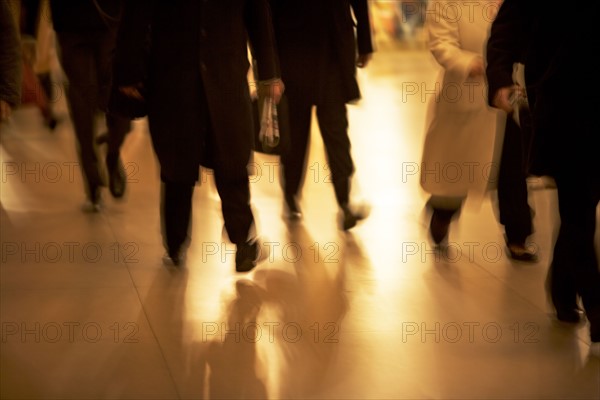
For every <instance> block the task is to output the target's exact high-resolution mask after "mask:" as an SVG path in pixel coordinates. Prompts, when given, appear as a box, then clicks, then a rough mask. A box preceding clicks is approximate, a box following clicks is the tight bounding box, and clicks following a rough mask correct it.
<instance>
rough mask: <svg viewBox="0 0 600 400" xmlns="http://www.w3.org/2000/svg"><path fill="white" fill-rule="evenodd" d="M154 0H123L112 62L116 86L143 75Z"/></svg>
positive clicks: (138, 81) (146, 65) (145, 67)
mask: <svg viewBox="0 0 600 400" xmlns="http://www.w3.org/2000/svg"><path fill="white" fill-rule="evenodd" d="M155 1H156V0H127V1H125V5H124V8H123V16H122V18H121V22H120V24H119V31H118V36H117V42H116V43H117V45H116V49H115V58H114V61H113V81H114V84H115V85H117V86H129V85H135V84H139V83H141V82H143V81H144V80H145V78H146V77H147V74H148V52H149V46H150V26H151V23H152V16H153V12H154V7H155Z"/></svg>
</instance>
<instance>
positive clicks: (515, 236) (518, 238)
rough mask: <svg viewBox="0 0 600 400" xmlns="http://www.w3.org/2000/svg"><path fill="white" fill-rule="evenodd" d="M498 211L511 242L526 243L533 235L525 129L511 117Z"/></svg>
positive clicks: (504, 151)
mask: <svg viewBox="0 0 600 400" xmlns="http://www.w3.org/2000/svg"><path fill="white" fill-rule="evenodd" d="M498 211H499V213H500V223H501V224H502V225H504V228H505V233H506V238H507V241H508V242H509V243H515V244H525V240H526V239H527V237H528V236H529V235H531V233H532V232H533V228H532V223H531V219H532V216H531V208H530V207H529V203H528V200H527V175H526V172H525V167H524V161H523V141H522V138H521V130H520V128H519V126H518V125H517V124H516V122H515V121H514V120H513V119H512V117H511V116H509V117H508V118H507V119H506V129H505V131H504V143H503V145H502V154H501V158H500V171H499V174H498Z"/></svg>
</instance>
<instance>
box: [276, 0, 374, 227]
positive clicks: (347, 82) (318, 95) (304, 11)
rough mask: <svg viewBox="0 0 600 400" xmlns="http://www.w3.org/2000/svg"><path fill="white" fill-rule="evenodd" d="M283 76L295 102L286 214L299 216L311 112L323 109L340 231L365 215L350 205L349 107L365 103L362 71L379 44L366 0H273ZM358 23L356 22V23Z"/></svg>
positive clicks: (286, 158) (286, 162) (320, 116)
mask: <svg viewBox="0 0 600 400" xmlns="http://www.w3.org/2000/svg"><path fill="white" fill-rule="evenodd" d="M270 3H271V7H272V10H273V24H274V27H275V34H276V37H277V49H278V52H279V57H280V60H281V75H282V79H283V81H284V82H285V85H286V96H287V99H288V104H289V123H290V148H289V151H288V152H286V153H284V154H282V157H281V162H282V165H283V191H284V198H285V206H286V214H287V215H286V216H287V217H288V218H290V219H299V218H301V216H302V214H301V211H300V207H299V205H298V198H299V196H300V193H301V187H302V184H303V180H304V175H305V173H306V158H307V150H308V142H309V138H310V126H311V116H312V108H313V106H316V114H317V120H318V123H319V129H320V131H321V136H322V138H323V143H324V145H325V151H326V154H327V162H328V163H329V169H330V170H331V179H332V183H333V187H334V190H335V197H336V200H337V203H338V206H339V208H340V211H341V221H340V227H341V228H342V229H343V230H348V229H351V228H352V227H354V226H355V225H356V223H357V222H358V221H359V220H361V219H363V218H364V217H365V216H366V215H365V214H364V210H359V209H357V208H355V207H353V205H352V204H351V203H350V183H351V178H352V175H353V174H354V162H353V160H352V154H351V143H350V138H349V136H348V116H347V109H346V103H349V102H353V101H357V100H359V99H360V90H359V87H358V83H357V81H356V67H357V66H358V67H359V68H363V67H366V65H367V64H368V62H369V60H370V59H371V54H372V53H373V44H372V41H371V22H370V18H369V8H368V2H367V0H339V1H322V0H270ZM354 18H355V19H354Z"/></svg>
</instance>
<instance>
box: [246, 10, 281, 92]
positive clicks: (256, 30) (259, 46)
mask: <svg viewBox="0 0 600 400" xmlns="http://www.w3.org/2000/svg"><path fill="white" fill-rule="evenodd" d="M244 18H245V24H246V31H247V32H248V38H249V40H250V51H251V52H252V58H253V59H254V60H256V67H257V71H258V79H259V80H261V81H262V80H268V79H273V78H279V77H281V73H280V69H279V59H278V57H277V53H276V50H275V33H274V31H273V21H272V18H271V9H270V6H269V3H268V1H267V0H247V1H246V5H245V10H244Z"/></svg>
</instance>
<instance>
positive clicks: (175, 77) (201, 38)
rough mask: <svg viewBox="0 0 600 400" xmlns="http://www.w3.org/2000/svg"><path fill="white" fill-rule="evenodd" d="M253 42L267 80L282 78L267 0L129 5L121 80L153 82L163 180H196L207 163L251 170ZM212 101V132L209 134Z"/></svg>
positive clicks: (151, 110) (149, 85)
mask: <svg viewBox="0 0 600 400" xmlns="http://www.w3.org/2000/svg"><path fill="white" fill-rule="evenodd" d="M248 39H249V42H250V46H251V49H252V51H253V56H254V58H255V59H256V60H257V64H258V74H259V78H260V79H261V80H264V79H271V78H274V77H277V76H278V65H277V58H276V54H275V47H274V38H273V31H272V25H271V21H270V13H269V8H268V4H267V2H266V0H203V1H198V0H164V1H163V0H154V1H148V0H136V1H130V2H128V3H127V6H126V9H125V12H124V15H123V20H122V24H121V29H120V32H119V38H118V44H117V54H116V59H115V68H114V82H115V85H117V86H126V85H133V84H137V83H140V82H145V83H144V84H145V88H146V91H147V100H148V122H149V128H150V134H151V137H152V141H153V145H154V149H155V151H156V154H157V156H158V160H159V162H160V165H161V175H162V176H163V178H167V179H169V180H172V181H181V182H189V181H190V180H192V179H194V180H195V179H197V178H198V167H199V164H200V163H201V164H203V165H207V166H209V167H212V168H215V169H216V168H218V169H219V171H220V172H221V173H223V174H226V175H228V176H230V177H234V176H236V177H237V175H239V171H240V170H241V171H245V168H246V166H247V164H248V162H249V158H250V155H251V150H252V146H253V133H252V132H253V120H252V113H251V101H250V95H249V88H248V82H247V74H248V70H249V62H248ZM204 98H205V101H206V102H207V106H208V111H209V118H210V121H211V124H210V127H211V129H212V134H210V135H209V134H204V133H203V131H204V130H205V128H206V120H205V119H204V118H203V116H202V115H201V113H200V110H201V109H202V108H203V107H202V104H203V102H204V100H203V99H204ZM209 137H212V138H214V140H209V139H208V138H209Z"/></svg>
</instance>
